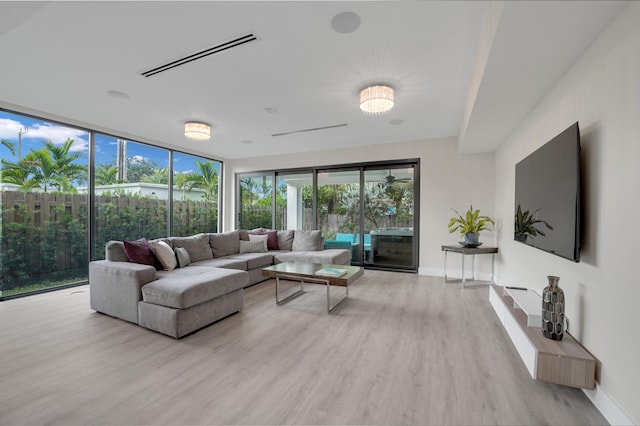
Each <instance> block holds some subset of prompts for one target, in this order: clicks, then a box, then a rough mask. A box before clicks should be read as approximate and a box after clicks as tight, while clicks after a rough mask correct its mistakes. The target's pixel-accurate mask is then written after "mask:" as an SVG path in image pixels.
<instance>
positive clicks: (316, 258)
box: [273, 249, 351, 265]
mask: <svg viewBox="0 0 640 426" xmlns="http://www.w3.org/2000/svg"><path fill="white" fill-rule="evenodd" d="M273 259H274V263H284V262H309V263H329V264H333V265H349V264H350V263H351V250H343V249H327V250H324V251H289V252H280V253H277V254H274V256H273Z"/></svg>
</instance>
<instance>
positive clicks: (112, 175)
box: [96, 164, 118, 185]
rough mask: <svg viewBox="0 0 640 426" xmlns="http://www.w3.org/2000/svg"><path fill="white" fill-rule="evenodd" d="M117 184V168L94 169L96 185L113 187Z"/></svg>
mask: <svg viewBox="0 0 640 426" xmlns="http://www.w3.org/2000/svg"><path fill="white" fill-rule="evenodd" d="M114 183H118V167H116V166H114V165H112V164H109V165H106V166H105V165H102V164H100V165H98V168H96V185H113V184H114Z"/></svg>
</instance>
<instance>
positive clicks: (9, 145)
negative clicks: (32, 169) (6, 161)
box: [0, 139, 16, 155]
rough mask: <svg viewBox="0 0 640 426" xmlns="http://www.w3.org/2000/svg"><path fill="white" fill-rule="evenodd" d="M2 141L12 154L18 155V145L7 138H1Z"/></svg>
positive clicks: (0, 141)
mask: <svg viewBox="0 0 640 426" xmlns="http://www.w3.org/2000/svg"><path fill="white" fill-rule="evenodd" d="M0 143H1V144H2V145H4V146H6V147H7V148H8V149H9V151H10V152H11V155H16V145H15V144H14V143H13V142H10V141H8V140H6V139H0Z"/></svg>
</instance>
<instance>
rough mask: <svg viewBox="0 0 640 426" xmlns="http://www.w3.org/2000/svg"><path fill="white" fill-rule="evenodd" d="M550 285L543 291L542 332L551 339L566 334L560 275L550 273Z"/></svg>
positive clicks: (557, 338) (556, 338)
mask: <svg viewBox="0 0 640 426" xmlns="http://www.w3.org/2000/svg"><path fill="white" fill-rule="evenodd" d="M547 279H548V280H549V285H548V286H546V287H545V288H544V290H543V291H542V334H544V337H546V338H547V339H551V340H562V337H563V336H564V291H562V289H561V288H560V287H558V281H560V277H554V276H553V275H549V276H548V277H547Z"/></svg>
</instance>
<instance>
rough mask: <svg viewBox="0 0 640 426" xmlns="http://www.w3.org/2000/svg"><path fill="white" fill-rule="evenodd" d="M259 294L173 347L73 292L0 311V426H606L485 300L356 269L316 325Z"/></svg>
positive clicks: (312, 305) (317, 289)
mask: <svg viewBox="0 0 640 426" xmlns="http://www.w3.org/2000/svg"><path fill="white" fill-rule="evenodd" d="M274 283H275V282H274V281H273V280H269V281H265V282H263V283H260V284H258V285H256V286H253V287H251V288H249V289H246V291H245V308H244V310H243V311H242V312H241V313H238V314H235V315H233V316H231V317H229V318H226V319H224V320H222V321H220V322H218V323H216V324H214V325H212V326H209V327H207V328H205V329H202V330H200V331H198V332H196V333H194V334H192V335H190V336H187V337H185V338H183V339H181V340H174V339H172V338H170V337H166V336H163V335H161V334H158V333H155V332H152V331H149V330H146V329H143V328H140V327H138V326H136V325H133V324H130V323H127V322H124V321H121V320H117V319H114V318H111V317H108V316H106V315H102V314H98V313H96V312H94V311H92V310H91V309H90V308H89V294H88V293H89V289H88V287H78V288H74V289H67V290H61V291H57V292H54V293H48V294H42V295H38V296H33V297H28V298H22V299H14V300H9V301H5V302H1V303H0V342H1V344H0V424H175V425H183V424H260V425H264V424H269V425H271V424H301V425H305V424H372V425H373V424H394V425H395V424H397V425H400V424H419V425H426V424H438V425H461V424H505V425H506V424H508V425H518V424H527V425H530V424H545V425H553V424H558V425H569V424H576V425H577V424H580V425H588V424H606V420H605V419H604V418H603V417H602V416H601V415H600V413H599V412H598V411H597V410H596V409H595V408H594V407H593V405H592V404H591V402H590V401H589V400H588V399H587V398H586V396H585V395H584V394H583V393H582V392H581V391H580V390H577V389H572V388H567V387H562V386H556V385H551V384H547V383H542V382H537V381H535V380H533V379H531V378H530V376H529V375H528V373H527V371H526V369H525V367H524V365H523V364H522V362H521V361H520V358H519V357H518V355H517V353H516V351H515V348H514V347H513V345H512V344H511V342H510V340H509V338H508V336H507V335H506V333H505V331H504V330H503V328H502V326H501V325H500V323H499V321H498V319H497V317H496V316H495V314H494V312H493V310H492V309H491V307H490V305H489V302H488V287H487V286H478V287H468V288H466V289H465V290H461V289H460V286H459V283H446V284H445V283H444V282H443V279H442V278H434V277H425V276H419V275H413V274H402V273H392V272H381V271H369V270H368V271H366V272H365V275H364V276H363V277H362V278H361V279H360V280H358V281H357V282H356V283H355V284H354V285H353V286H351V287H350V297H349V299H348V300H347V301H345V302H344V303H343V304H342V305H340V306H339V307H338V308H337V309H336V310H335V311H334V313H333V314H332V315H327V314H326V290H325V288H324V287H323V286H322V285H313V284H310V285H306V286H305V290H306V293H305V294H303V295H302V296H300V297H297V298H295V299H293V300H291V301H289V302H288V303H286V304H284V305H281V306H276V305H275V302H274V292H275V290H274V285H275V284H274ZM294 285H295V284H294V283H291V286H292V287H293V286H294ZM341 290H342V289H341V288H338V289H337V291H335V292H334V294H335V296H336V297H339V296H340V294H338V293H341Z"/></svg>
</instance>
